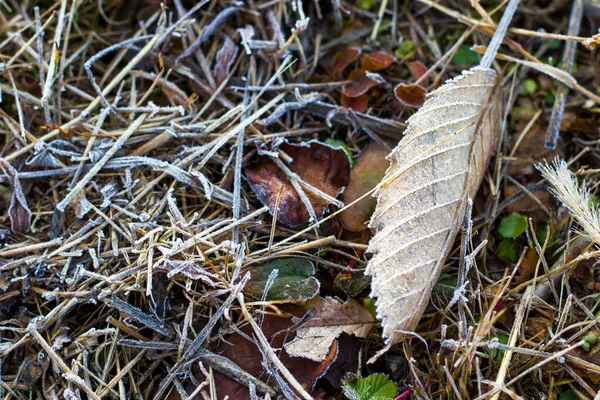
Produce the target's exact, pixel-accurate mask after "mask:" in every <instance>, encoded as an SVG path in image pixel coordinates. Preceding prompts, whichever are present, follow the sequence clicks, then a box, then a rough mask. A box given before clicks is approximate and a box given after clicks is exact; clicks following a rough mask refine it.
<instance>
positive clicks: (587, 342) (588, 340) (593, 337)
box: [581, 332, 598, 351]
mask: <svg viewBox="0 0 600 400" xmlns="http://www.w3.org/2000/svg"><path fill="white" fill-rule="evenodd" d="M583 341H584V343H583V346H581V347H583V349H584V350H585V351H590V348H591V347H592V346H593V345H594V344H595V343H596V342H597V341H598V335H597V334H596V333H595V332H590V333H588V334H587V335H585V336H584V337H583Z"/></svg>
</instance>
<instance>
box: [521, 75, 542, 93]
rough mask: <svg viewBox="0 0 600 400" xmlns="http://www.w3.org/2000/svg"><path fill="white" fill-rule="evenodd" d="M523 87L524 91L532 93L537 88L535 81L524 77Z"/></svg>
mask: <svg viewBox="0 0 600 400" xmlns="http://www.w3.org/2000/svg"><path fill="white" fill-rule="evenodd" d="M523 89H525V92H526V93H528V94H534V93H535V92H537V89H538V85H537V82H536V81H535V80H534V79H525V82H523Z"/></svg>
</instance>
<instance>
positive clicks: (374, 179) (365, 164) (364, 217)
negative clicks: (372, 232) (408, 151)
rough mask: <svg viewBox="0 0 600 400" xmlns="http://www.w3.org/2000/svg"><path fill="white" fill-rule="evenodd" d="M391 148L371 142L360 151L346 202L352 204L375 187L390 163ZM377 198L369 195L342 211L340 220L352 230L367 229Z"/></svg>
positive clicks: (347, 191)
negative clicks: (388, 158) (387, 157)
mask: <svg viewBox="0 0 600 400" xmlns="http://www.w3.org/2000/svg"><path fill="white" fill-rule="evenodd" d="M389 152H390V150H389V149H388V148H386V147H385V146H383V145H381V144H379V143H377V142H371V144H370V145H369V147H367V148H366V149H365V150H363V151H362V153H360V155H359V156H358V158H357V160H356V165H355V166H354V168H352V170H351V171H350V183H349V184H348V187H347V188H346V190H344V193H343V195H342V201H343V202H344V204H350V203H352V202H353V201H354V200H356V199H358V198H359V197H361V196H363V195H364V194H365V193H367V192H368V191H369V190H371V189H373V188H374V187H375V186H376V185H377V184H378V183H379V182H380V181H381V179H382V178H383V175H384V174H385V171H386V170H387V168H388V166H389V165H390V163H389V162H388V160H387V159H386V156H387V155H388V154H389ZM376 205H377V199H375V197H373V196H368V197H366V198H364V199H363V200H361V201H359V202H358V203H356V204H355V205H353V206H352V207H349V208H347V209H345V210H344V211H342V212H341V214H340V221H341V222H342V224H343V225H344V227H345V228H346V229H348V230H350V231H354V232H358V231H362V230H365V229H367V225H366V222H367V221H368V220H369V218H371V214H373V211H374V210H375V206H376Z"/></svg>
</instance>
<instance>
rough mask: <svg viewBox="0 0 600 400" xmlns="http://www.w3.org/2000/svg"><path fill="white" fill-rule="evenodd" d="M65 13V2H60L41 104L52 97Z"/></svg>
mask: <svg viewBox="0 0 600 400" xmlns="http://www.w3.org/2000/svg"><path fill="white" fill-rule="evenodd" d="M66 12H67V0H61V4H60V11H59V13H58V24H57V25H56V30H55V31H54V42H53V44H52V53H50V66H49V67H48V76H47V77H46V82H45V83H44V88H43V90H42V99H41V100H42V104H44V103H48V99H49V98H50V96H51V95H52V85H53V84H54V80H55V79H56V75H55V74H56V71H57V70H58V65H57V63H58V52H59V46H60V41H61V37H62V33H63V30H64V24H65V13H66Z"/></svg>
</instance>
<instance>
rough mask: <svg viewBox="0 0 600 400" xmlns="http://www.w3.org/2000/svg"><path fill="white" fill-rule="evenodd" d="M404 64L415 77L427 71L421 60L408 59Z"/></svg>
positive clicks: (417, 77)
mask: <svg viewBox="0 0 600 400" xmlns="http://www.w3.org/2000/svg"><path fill="white" fill-rule="evenodd" d="M406 65H407V66H408V69H409V70H410V73H411V74H412V76H414V77H415V79H419V78H420V77H422V76H423V75H425V72H427V67H426V66H425V65H424V64H423V63H422V62H421V61H408V62H407V63H406Z"/></svg>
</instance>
